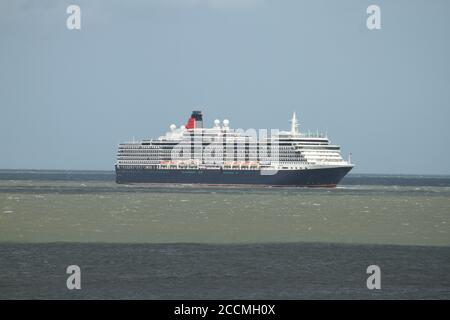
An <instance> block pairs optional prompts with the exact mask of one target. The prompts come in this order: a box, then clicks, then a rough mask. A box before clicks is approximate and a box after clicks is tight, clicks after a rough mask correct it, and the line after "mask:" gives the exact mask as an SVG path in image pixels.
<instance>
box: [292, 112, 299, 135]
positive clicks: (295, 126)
mask: <svg viewBox="0 0 450 320" xmlns="http://www.w3.org/2000/svg"><path fill="white" fill-rule="evenodd" d="M291 134H292V135H296V134H298V121H297V117H296V115H295V112H294V113H293V114H292V119H291Z"/></svg>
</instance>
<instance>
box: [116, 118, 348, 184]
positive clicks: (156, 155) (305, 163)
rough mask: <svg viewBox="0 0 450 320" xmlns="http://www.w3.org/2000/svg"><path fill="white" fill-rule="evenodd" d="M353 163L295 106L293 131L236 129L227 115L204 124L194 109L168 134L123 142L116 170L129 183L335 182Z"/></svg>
mask: <svg viewBox="0 0 450 320" xmlns="http://www.w3.org/2000/svg"><path fill="white" fill-rule="evenodd" d="M133 140H134V139H133ZM353 166H354V165H353V164H352V163H351V160H350V157H349V159H348V160H344V159H343V158H342V156H341V152H340V147H339V146H338V145H334V144H331V143H330V140H329V139H328V137H327V135H324V134H319V133H318V132H317V133H312V134H311V133H309V132H308V133H306V132H305V133H304V132H300V130H299V127H298V121H297V117H296V114H295V112H294V114H293V116H292V119H291V127H290V130H289V131H278V130H270V132H269V131H268V130H262V129H260V130H254V129H249V130H246V131H244V130H242V129H231V128H230V123H229V121H228V120H227V119H225V120H223V121H220V120H215V121H214V124H213V126H212V127H210V128H204V127H203V114H202V112H201V111H193V112H192V115H191V117H190V118H189V119H188V121H187V123H186V125H182V126H180V127H178V128H177V126H176V125H174V124H172V125H170V130H169V131H168V132H167V133H166V134H165V135H164V136H161V137H159V138H157V139H147V140H141V141H132V142H126V143H121V144H119V146H118V154H117V162H116V165H115V170H116V182H117V183H125V184H132V183H157V184H162V183H169V184H206V185H267V186H304V187H335V186H336V185H337V184H338V183H339V182H340V181H341V180H342V178H343V177H344V176H345V175H346V174H347V173H348V172H349V171H350V170H351V169H352V168H353Z"/></svg>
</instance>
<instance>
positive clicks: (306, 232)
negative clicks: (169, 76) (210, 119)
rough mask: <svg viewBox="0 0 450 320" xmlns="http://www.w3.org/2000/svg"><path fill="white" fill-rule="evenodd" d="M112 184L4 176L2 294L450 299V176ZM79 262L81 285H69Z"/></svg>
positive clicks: (97, 177) (88, 178)
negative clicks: (328, 183)
mask: <svg viewBox="0 0 450 320" xmlns="http://www.w3.org/2000/svg"><path fill="white" fill-rule="evenodd" d="M114 179H115V176H114V172H110V171H42V170H34V171H33V170H0V299H449V298H450V177H449V176H412V175H358V174H350V175H348V176H347V177H346V178H344V180H343V181H342V183H341V184H340V185H339V186H338V187H337V188H335V189H327V188H298V187H255V186H252V187H250V186H245V187H242V186H241V187H239V186H204V185H202V186H199V185H151V184H148V185H145V184H140V185H122V184H116V183H115V181H114ZM72 265H76V266H78V267H79V269H80V275H81V281H80V282H81V289H74V290H70V289H69V288H68V286H67V281H68V278H69V277H70V276H71V274H70V273H67V268H68V266H72ZM369 266H377V267H378V269H379V274H378V275H377V276H378V277H379V278H378V279H379V280H380V281H379V283H380V286H379V288H370V289H369V287H370V286H369V287H368V282H370V281H369V280H368V278H370V277H371V276H372V273H371V272H370V271H368V267H369ZM372 279H373V278H372Z"/></svg>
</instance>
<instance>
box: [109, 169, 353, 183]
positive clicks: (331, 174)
mask: <svg viewBox="0 0 450 320" xmlns="http://www.w3.org/2000/svg"><path fill="white" fill-rule="evenodd" d="M351 169H352V167H350V166H349V167H336V168H321V169H309V170H280V171H277V172H275V173H274V174H270V175H265V174H261V171H259V170H218V169H217V170H211V169H210V170H197V169H167V170H164V169H159V170H155V169H123V168H117V167H116V182H117V183H176V184H183V183H187V184H193V183H196V184H249V185H272V186H308V187H316V186H317V187H319V186H323V187H335V186H336V185H337V184H338V183H339V182H340V181H341V180H342V178H343V177H344V176H345V175H346V174H347V173H348V172H349V171H350V170H351Z"/></svg>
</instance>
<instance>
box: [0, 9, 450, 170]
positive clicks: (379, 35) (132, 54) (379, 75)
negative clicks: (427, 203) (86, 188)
mask: <svg viewBox="0 0 450 320" xmlns="http://www.w3.org/2000/svg"><path fill="white" fill-rule="evenodd" d="M69 4H78V5H80V7H81V10H82V22H81V23H82V29H81V30H79V31H69V30H68V29H67V28H66V24H65V21H66V18H67V14H66V13H65V11H66V7H67V6H68V5H69ZM370 4H378V5H379V6H380V7H381V12H382V29H381V30H378V31H369V30H368V29H367V28H366V17H367V14H366V8H367V7H368V5H370ZM449 12H450V1H446V0H432V1H425V0H422V1H418V0H411V1H406V0H395V1H382V0H371V1H364V0H341V1H336V0H329V1H323V0H314V1H313V0H308V1H299V0H283V1H281V0H279V1H275V0H241V1H238V0H230V1H226V0H185V1H182V0H166V1H163V0H153V1H151V0H150V1H144V0H130V1H119V0H91V1H81V0H72V1H65V0H63V1H61V0H39V1H38V0H35V1H32V0H29V1H25V0H2V1H0V168H35V169H113V166H114V162H115V153H116V145H117V143H118V142H121V141H124V140H130V139H131V138H132V137H133V136H134V137H136V138H148V137H157V136H159V135H160V134H163V133H164V132H165V131H166V130H167V128H168V126H169V125H170V124H171V123H175V124H177V125H180V124H184V123H185V121H186V119H187V117H188V116H189V114H190V112H191V110H193V109H201V110H203V112H204V114H205V120H206V123H207V124H210V125H212V122H213V120H214V119H215V118H219V119H224V118H228V119H230V123H231V126H232V127H235V128H280V129H284V128H288V127H289V122H288V120H289V118H290V117H291V113H292V111H294V110H295V111H297V114H298V116H299V118H300V128H301V129H303V130H305V129H306V130H307V129H311V130H315V129H316V128H319V129H321V130H323V131H325V130H327V131H328V134H329V137H330V138H331V139H332V141H333V142H335V143H337V144H340V145H341V146H342V148H343V155H344V156H345V157H346V156H347V154H348V153H349V152H352V153H353V160H354V162H355V163H356V165H357V166H356V168H355V170H354V172H355V173H356V172H359V173H399V174H400V173H412V174H414V173H416V174H450V161H449V158H450V148H449V142H450V127H449V125H448V122H449V119H450V62H449V57H450V44H449V42H450V36H449V31H450V19H449V18H448V15H449Z"/></svg>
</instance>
